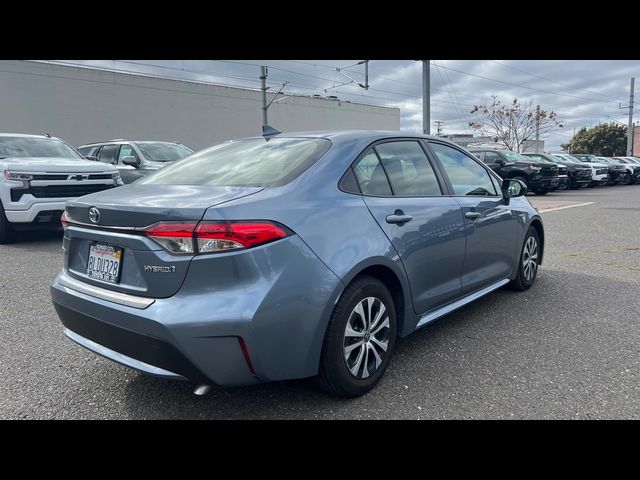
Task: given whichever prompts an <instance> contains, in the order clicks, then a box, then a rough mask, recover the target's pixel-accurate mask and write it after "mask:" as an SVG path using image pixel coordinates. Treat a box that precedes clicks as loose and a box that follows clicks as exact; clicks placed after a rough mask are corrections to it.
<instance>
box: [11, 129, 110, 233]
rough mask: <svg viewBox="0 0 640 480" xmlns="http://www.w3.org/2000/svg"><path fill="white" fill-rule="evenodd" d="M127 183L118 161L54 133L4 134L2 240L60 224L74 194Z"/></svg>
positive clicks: (83, 193) (84, 193)
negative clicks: (98, 157) (83, 150)
mask: <svg viewBox="0 0 640 480" xmlns="http://www.w3.org/2000/svg"><path fill="white" fill-rule="evenodd" d="M120 185H122V180H121V179H120V174H119V173H118V170H117V169H116V168H115V167H114V166H113V165H107V164H104V163H97V162H92V161H91V160H86V159H85V158H83V157H82V155H80V154H79V153H78V152H77V151H76V150H75V149H74V148H73V147H71V146H70V145H69V144H68V143H66V142H65V141H63V140H61V139H59V138H55V137H51V136H49V135H23V134H17V133H0V244H2V243H7V242H9V241H10V240H12V239H13V238H14V237H15V234H16V232H17V231H20V230H27V229H32V228H43V227H45V228H46V227H49V228H51V227H61V223H60V217H61V215H62V212H63V211H64V205H65V202H66V201H67V200H69V199H72V198H76V197H81V196H83V195H86V194H89V193H94V192H99V191H101V190H106V189H108V188H115V187H118V186H120Z"/></svg>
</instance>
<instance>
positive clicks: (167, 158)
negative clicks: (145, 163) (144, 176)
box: [136, 142, 193, 162]
mask: <svg viewBox="0 0 640 480" xmlns="http://www.w3.org/2000/svg"><path fill="white" fill-rule="evenodd" d="M136 145H138V148H139V149H140V150H141V151H142V154H143V155H144V157H145V158H146V159H147V160H149V161H151V162H175V161H176V160H180V159H182V158H185V157H187V156H189V155H191V154H192V153H193V150H191V149H190V148H187V147H185V146H184V145H180V144H178V143H164V142H136Z"/></svg>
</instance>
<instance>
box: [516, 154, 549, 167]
mask: <svg viewBox="0 0 640 480" xmlns="http://www.w3.org/2000/svg"><path fill="white" fill-rule="evenodd" d="M523 157H525V158H526V159H527V161H529V162H532V163H553V164H554V165H555V163H556V162H553V161H551V160H549V159H547V158H546V157H543V156H542V155H539V154H534V153H532V154H530V155H528V154H525V155H523Z"/></svg>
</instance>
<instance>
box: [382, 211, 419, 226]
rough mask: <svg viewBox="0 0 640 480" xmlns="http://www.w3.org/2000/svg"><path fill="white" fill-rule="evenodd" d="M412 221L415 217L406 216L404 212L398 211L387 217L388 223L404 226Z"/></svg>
mask: <svg viewBox="0 0 640 480" xmlns="http://www.w3.org/2000/svg"><path fill="white" fill-rule="evenodd" d="M411 220H413V217H412V216H411V215H405V213H404V212H403V211H402V210H396V211H395V212H393V215H387V223H397V224H398V225H402V224H404V223H407V222H410V221H411Z"/></svg>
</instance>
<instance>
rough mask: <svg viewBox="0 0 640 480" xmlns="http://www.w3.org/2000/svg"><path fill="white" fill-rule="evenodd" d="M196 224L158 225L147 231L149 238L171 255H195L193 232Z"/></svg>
mask: <svg viewBox="0 0 640 480" xmlns="http://www.w3.org/2000/svg"><path fill="white" fill-rule="evenodd" d="M196 225H197V224H196V223H195V222H194V223H179V222H176V223H158V224H157V225H154V226H152V227H151V228H149V229H147V230H145V233H146V235H147V236H148V237H151V238H152V239H153V240H154V241H156V242H157V243H159V244H160V245H161V246H162V247H163V248H164V249H165V250H167V251H168V252H171V253H191V254H193V231H194V230H195V228H196Z"/></svg>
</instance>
